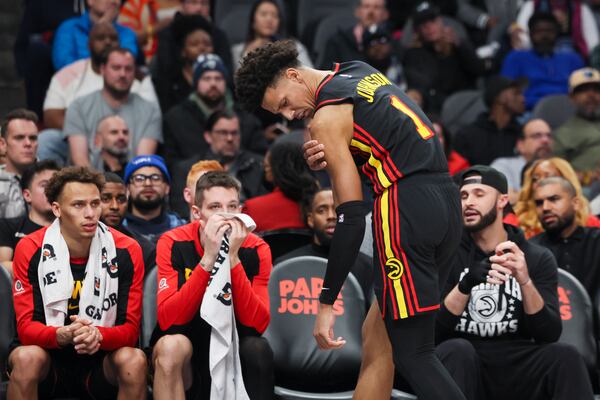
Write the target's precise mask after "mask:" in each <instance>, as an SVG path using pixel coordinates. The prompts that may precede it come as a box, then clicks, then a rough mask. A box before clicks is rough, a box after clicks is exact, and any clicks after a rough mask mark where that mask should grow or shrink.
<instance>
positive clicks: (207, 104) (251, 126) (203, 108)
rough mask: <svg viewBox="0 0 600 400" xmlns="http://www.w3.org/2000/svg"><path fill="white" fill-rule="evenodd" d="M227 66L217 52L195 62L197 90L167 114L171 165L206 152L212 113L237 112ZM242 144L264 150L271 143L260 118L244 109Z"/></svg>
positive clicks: (167, 155)
mask: <svg viewBox="0 0 600 400" xmlns="http://www.w3.org/2000/svg"><path fill="white" fill-rule="evenodd" d="M226 77H227V69H226V67H225V65H224V64H223V61H222V60H221V58H220V57H219V56H217V55H216V54H203V55H201V56H199V57H198V59H197V60H196V63H195V64H194V72H193V84H192V86H193V87H194V92H192V93H191V94H190V96H189V97H188V98H187V99H186V100H184V101H183V102H181V103H179V104H177V105H176V106H174V107H172V108H171V109H170V110H169V112H167V113H166V114H165V118H164V129H163V131H164V136H165V144H164V146H163V155H164V157H165V160H166V162H167V165H168V166H169V167H171V165H173V163H174V162H175V161H179V160H183V159H187V158H190V157H193V156H196V155H198V154H203V153H204V152H205V151H206V150H207V149H208V147H209V145H208V143H207V141H206V140H205V137H204V136H203V135H202V133H203V132H204V131H205V130H206V121H207V119H208V117H209V116H210V115H211V114H213V113H214V112H216V111H221V110H226V111H229V112H233V111H234V110H235V105H234V102H233V96H232V94H231V91H230V90H229V89H228V88H227V80H226ZM238 114H239V117H240V127H241V147H242V148H244V149H248V150H252V151H256V152H258V153H262V152H264V151H265V150H266V148H267V144H266V141H265V137H264V134H263V131H262V127H261V125H260V121H259V120H258V119H257V118H256V117H255V116H253V115H252V114H250V113H247V112H243V111H240V112H239V113H238Z"/></svg>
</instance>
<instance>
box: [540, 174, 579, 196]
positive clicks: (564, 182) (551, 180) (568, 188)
mask: <svg viewBox="0 0 600 400" xmlns="http://www.w3.org/2000/svg"><path fill="white" fill-rule="evenodd" d="M552 184H558V185H560V187H561V188H563V190H564V191H565V192H567V193H568V194H569V196H571V197H577V190H576V189H575V186H573V184H572V183H571V182H570V181H569V180H568V179H565V178H563V177H562V176H549V177H548V178H544V179H542V180H540V181H539V182H537V187H538V188H541V187H542V186H546V185H552Z"/></svg>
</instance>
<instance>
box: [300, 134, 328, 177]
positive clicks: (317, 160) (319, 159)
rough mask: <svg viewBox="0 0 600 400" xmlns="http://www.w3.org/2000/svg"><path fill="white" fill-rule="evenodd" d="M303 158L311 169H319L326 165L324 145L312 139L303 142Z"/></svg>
mask: <svg viewBox="0 0 600 400" xmlns="http://www.w3.org/2000/svg"><path fill="white" fill-rule="evenodd" d="M303 149H304V159H305V160H306V163H307V164H308V166H309V168H310V169H312V170H313V171H320V170H322V169H323V168H325V167H326V166H327V162H326V161H325V152H324V150H325V146H324V145H322V144H321V143H319V142H317V141H316V140H314V139H311V140H308V141H307V142H306V143H304V146H303Z"/></svg>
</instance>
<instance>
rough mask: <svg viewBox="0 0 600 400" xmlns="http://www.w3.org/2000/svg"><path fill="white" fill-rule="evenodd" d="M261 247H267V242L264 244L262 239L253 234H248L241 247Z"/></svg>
mask: <svg viewBox="0 0 600 400" xmlns="http://www.w3.org/2000/svg"><path fill="white" fill-rule="evenodd" d="M263 245H267V242H265V241H264V240H263V238H261V237H260V236H258V235H256V234H254V233H249V234H248V236H247V237H246V240H244V243H242V247H244V248H256V247H260V246H263ZM267 246H268V245H267Z"/></svg>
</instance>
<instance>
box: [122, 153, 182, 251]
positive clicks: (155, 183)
mask: <svg viewBox="0 0 600 400" xmlns="http://www.w3.org/2000/svg"><path fill="white" fill-rule="evenodd" d="M124 178H125V182H126V184H127V189H128V190H129V196H130V204H129V210H128V212H127V214H126V216H125V219H124V220H123V226H125V227H126V228H127V229H128V230H130V231H131V232H133V233H134V234H139V235H141V236H143V237H144V238H146V239H147V240H149V241H150V242H151V243H153V244H156V242H157V241H158V238H159V237H160V235H162V234H163V233H165V232H166V231H168V230H171V229H173V228H176V227H178V226H180V225H183V224H185V220H183V219H181V218H180V217H179V216H178V215H177V214H175V213H173V212H170V211H168V210H167V203H166V201H165V199H166V198H167V197H168V195H169V191H170V185H171V175H169V171H168V170H167V167H166V165H165V162H164V161H163V159H162V157H159V156H156V155H144V156H137V157H135V158H134V159H132V160H131V161H130V162H129V163H128V164H127V166H126V167H125V176H124Z"/></svg>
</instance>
